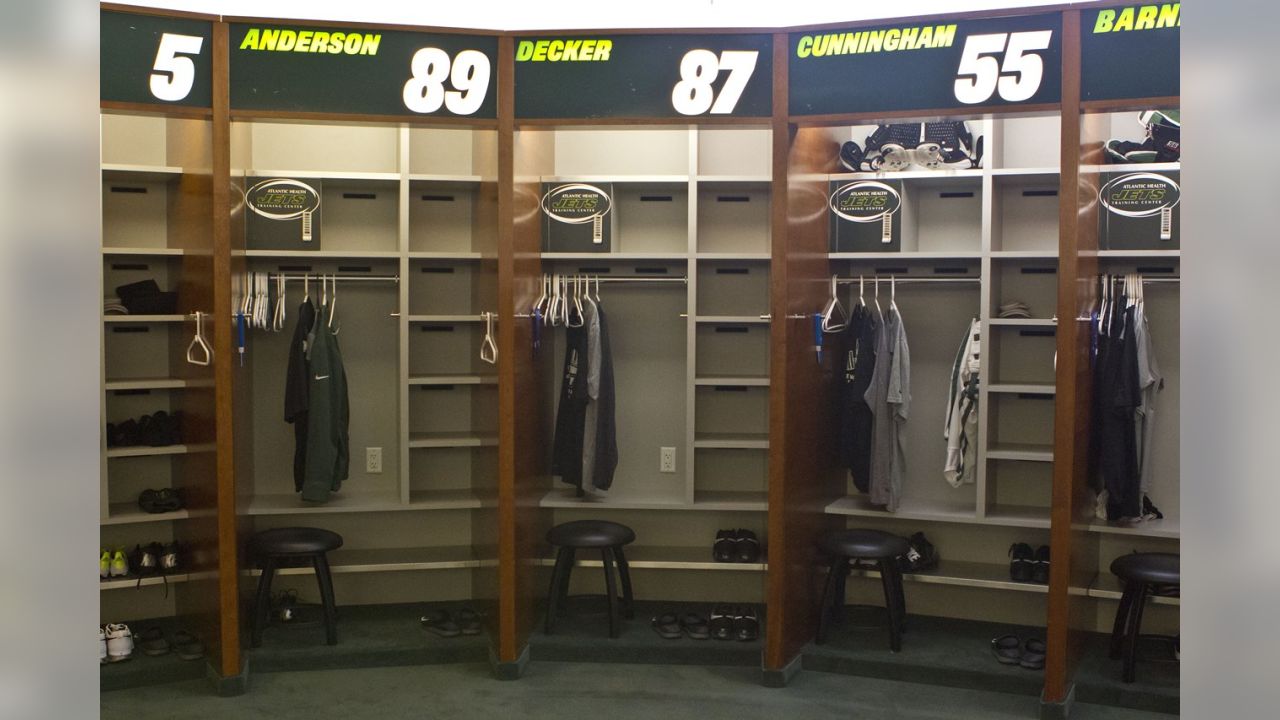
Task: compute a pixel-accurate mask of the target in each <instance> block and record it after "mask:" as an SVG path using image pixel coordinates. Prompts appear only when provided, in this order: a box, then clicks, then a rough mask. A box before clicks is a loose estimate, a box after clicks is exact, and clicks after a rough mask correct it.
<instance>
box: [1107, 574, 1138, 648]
mask: <svg viewBox="0 0 1280 720" xmlns="http://www.w3.org/2000/svg"><path fill="white" fill-rule="evenodd" d="M1133 591H1134V583H1125V586H1124V592H1123V593H1121V594H1120V605H1119V607H1117V608H1116V620H1115V622H1114V623H1113V624H1112V625H1111V651H1110V652H1109V653H1108V655H1109V656H1110V657H1111V659H1112V660H1115V659H1116V658H1119V657H1120V653H1121V652H1123V650H1124V636H1125V631H1126V630H1127V629H1128V626H1129V613H1131V612H1133Z"/></svg>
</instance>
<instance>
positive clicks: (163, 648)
mask: <svg viewBox="0 0 1280 720" xmlns="http://www.w3.org/2000/svg"><path fill="white" fill-rule="evenodd" d="M133 639H134V642H136V643H137V644H138V645H139V646H140V647H141V648H142V652H144V653H146V654H147V655H151V656H153V657H154V656H157V655H168V654H169V641H168V640H166V639H165V637H164V631H163V630H161V629H160V628H158V627H149V628H147V629H146V630H143V631H142V632H141V633H138V634H137V635H135V636H134V637H133Z"/></svg>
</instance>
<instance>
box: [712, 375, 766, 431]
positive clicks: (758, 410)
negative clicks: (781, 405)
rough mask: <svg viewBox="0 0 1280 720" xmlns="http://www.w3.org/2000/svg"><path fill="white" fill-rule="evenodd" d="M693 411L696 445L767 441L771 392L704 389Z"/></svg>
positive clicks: (726, 387)
mask: <svg viewBox="0 0 1280 720" xmlns="http://www.w3.org/2000/svg"><path fill="white" fill-rule="evenodd" d="M694 407H695V408H696V412H695V413H694V418H695V420H694V437H695V442H696V441H699V440H709V439H712V438H725V439H728V438H741V439H743V440H751V439H754V440H767V439H768V433H769V389H768V388H761V387H743V386H738V385H714V386H702V387H699V388H698V389H697V391H696V393H695V400H694Z"/></svg>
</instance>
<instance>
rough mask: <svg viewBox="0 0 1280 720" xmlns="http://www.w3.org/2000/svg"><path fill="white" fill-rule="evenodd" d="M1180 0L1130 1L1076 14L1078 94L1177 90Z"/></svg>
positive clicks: (1109, 96)
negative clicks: (1161, 0) (1161, 1)
mask: <svg viewBox="0 0 1280 720" xmlns="http://www.w3.org/2000/svg"><path fill="white" fill-rule="evenodd" d="M1180 6H1181V3H1164V4H1160V5H1130V6H1128V7H1121V8H1106V9H1102V10H1087V11H1085V12H1083V13H1081V14H1080V97H1081V98H1082V99H1084V100H1116V99H1121V98H1142V97H1167V96H1172V95H1180V94H1181V85H1182V76H1181V65H1180V63H1179V60H1178V50H1179V38H1180V35H1181V30H1180V29H1179V28H1180V27H1181V25H1182V17H1181V14H1180V11H1181V7H1180Z"/></svg>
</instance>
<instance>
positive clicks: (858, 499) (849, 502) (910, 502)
mask: <svg viewBox="0 0 1280 720" xmlns="http://www.w3.org/2000/svg"><path fill="white" fill-rule="evenodd" d="M939 481H941V478H939ZM825 512H826V513H827V514H828V515H851V516H857V517H883V518H896V519H901V520H922V521H927V522H955V523H979V522H981V520H980V519H979V518H978V516H977V511H976V510H975V509H974V507H973V506H972V505H963V504H959V503H940V502H930V501H922V500H916V499H911V498H904V499H903V500H902V502H901V503H899V505H898V511H897V512H892V513H891V512H887V511H885V510H884V509H882V508H879V507H876V506H875V505H872V504H871V503H870V502H869V501H868V499H867V496H866V495H848V496H845V497H842V498H840V499H839V500H836V501H835V502H833V503H831V504H830V505H828V506H827V507H826V510H825Z"/></svg>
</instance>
